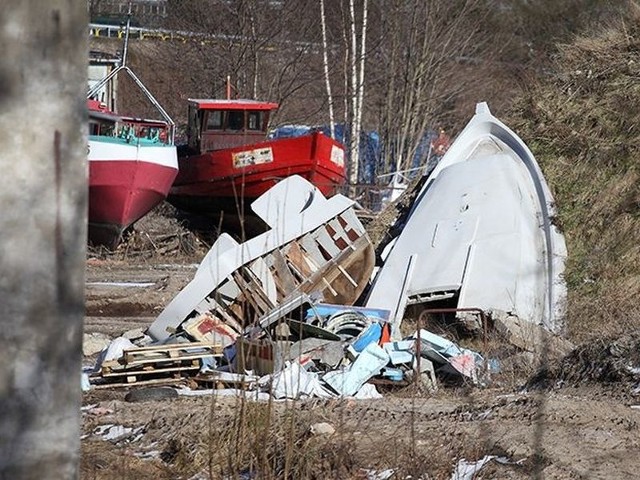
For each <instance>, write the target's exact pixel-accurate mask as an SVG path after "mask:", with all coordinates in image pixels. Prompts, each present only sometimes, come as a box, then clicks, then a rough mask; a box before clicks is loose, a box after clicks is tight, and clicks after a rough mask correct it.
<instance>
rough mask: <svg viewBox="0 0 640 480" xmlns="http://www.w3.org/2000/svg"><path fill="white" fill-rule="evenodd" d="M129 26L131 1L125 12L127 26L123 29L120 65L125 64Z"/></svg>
mask: <svg viewBox="0 0 640 480" xmlns="http://www.w3.org/2000/svg"><path fill="white" fill-rule="evenodd" d="M130 27H131V2H129V11H128V12H127V26H126V27H125V30H124V46H123V47H122V63H121V64H120V66H121V67H124V66H125V65H126V64H127V50H128V48H129V28H130Z"/></svg>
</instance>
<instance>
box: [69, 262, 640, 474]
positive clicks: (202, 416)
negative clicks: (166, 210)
mask: <svg viewBox="0 0 640 480" xmlns="http://www.w3.org/2000/svg"><path fill="white" fill-rule="evenodd" d="M201 253H202V251H201V252H200V253H199V254H201ZM197 259H198V254H196V255H192V256H191V257H184V256H182V257H180V256H176V255H175V254H172V253H169V254H167V255H159V256H158V255H156V256H155V257H152V258H145V257H144V256H136V255H130V256H128V257H127V256H126V255H122V254H121V255H111V256H100V255H94V256H90V258H89V260H88V263H87V271H86V282H87V287H86V312H87V313H86V319H85V336H96V335H98V334H103V336H106V337H108V338H115V337H117V336H119V335H120V334H122V333H123V332H125V331H127V330H130V329H133V328H145V327H147V326H148V325H149V324H150V323H151V321H152V320H153V319H154V318H155V316H156V315H157V314H158V313H159V312H160V311H161V310H162V309H163V308H164V306H166V304H167V303H168V302H169V301H170V300H171V299H172V298H173V296H174V295H175V294H176V293H177V292H178V291H179V290H180V289H181V288H182V287H184V286H185V285H186V284H187V283H188V282H189V281H190V279H191V278H192V276H193V274H194V273H195V270H196V267H197ZM109 282H111V283H109ZM117 282H129V283H134V284H135V285H134V286H122V285H119V284H118V283H117ZM578 356H579V355H578ZM95 357H96V356H95V354H92V355H90V356H86V357H85V362H84V363H85V365H91V364H92V363H93V362H94V361H95ZM574 357H575V355H574ZM576 362H580V360H579V359H578V360H576ZM590 368H591V369H592V370H593V369H595V370H597V369H598V366H597V365H595V366H594V365H591V366H590ZM578 370H579V369H578ZM578 373H579V372H578ZM566 378H569V377H566ZM594 378H596V377H594V376H593V375H591V376H589V375H586V376H585V375H583V376H580V374H578V375H577V376H576V375H574V376H573V377H571V381H564V382H560V381H554V382H551V383H552V384H551V386H550V387H549V386H548V385H547V386H546V387H545V388H541V389H532V388H529V389H524V388H523V387H522V385H524V383H525V382H524V380H525V379H524V378H517V379H516V378H501V376H500V375H499V374H498V375H496V376H495V377H494V379H493V382H492V383H491V384H489V385H488V386H486V387H483V388H480V387H475V386H455V387H446V386H440V388H438V390H437V391H435V392H430V391H428V390H426V389H418V388H416V387H415V386H409V387H405V388H404V389H395V390H381V392H383V393H384V398H383V399H379V400H343V401H335V400H331V401H328V400H322V401H320V400H313V401H297V402H289V403H273V402H254V401H244V400H242V399H239V398H237V397H212V396H204V397H196V398H192V397H178V398H175V399H168V400H167V399H165V400H159V401H145V402H128V401H125V396H126V395H127V393H128V392H129V391H130V390H131V389H127V388H111V389H101V390H91V391H89V392H86V393H84V396H83V407H84V410H83V426H82V435H83V437H82V461H81V478H83V479H115V478H119V479H121V478H127V479H129V478H131V479H164V478H166V479H174V478H175V479H177V478H183V479H193V480H196V479H209V478H247V479H248V478H318V479H320V478H393V479H400V478H402V479H404V478H414V479H416V478H438V479H439V478H444V479H446V478H451V475H452V473H453V471H454V468H455V465H456V464H457V462H458V461H459V460H460V459H461V458H466V459H467V460H469V461H476V460H479V459H481V458H483V457H484V456H485V455H496V456H499V457H500V458H501V462H498V461H496V460H495V459H494V460H493V461H491V462H490V463H488V464H487V465H486V466H485V467H484V468H482V469H481V470H480V471H479V472H478V473H477V474H476V476H475V477H474V478H484V479H489V478H492V479H493V478H505V479H520V478H523V479H524V478H532V477H533V478H549V479H587V478H588V479H600V478H602V479H628V478H637V476H638V473H637V472H638V470H639V468H640V460H638V459H640V435H639V428H638V426H639V422H640V398H638V397H637V396H636V395H635V394H634V393H633V385H632V384H630V383H629V382H628V381H622V380H621V379H619V378H618V379H617V381H616V378H613V377H611V378H613V381H611V382H607V383H605V382H604V381H601V380H602V379H600V380H598V379H596V380H595V381H594ZM583 380H584V381H583ZM605 380H606V378H605ZM547 383H549V382H547ZM318 422H326V423H329V424H331V425H332V426H333V428H334V429H335V433H333V434H324V435H322V434H320V435H312V434H311V433H310V428H311V425H313V424H315V423H318ZM108 425H115V426H123V427H126V428H131V429H132V430H131V431H130V432H129V431H127V430H122V431H121V432H120V433H121V435H119V436H118V437H117V438H113V439H111V440H108V439H104V437H103V436H101V435H100V434H99V433H100V430H101V426H108ZM104 428H106V427H104ZM367 469H369V470H375V471H377V472H378V475H380V476H379V477H376V476H374V473H372V472H371V471H369V472H368V471H367ZM385 469H393V471H394V476H392V477H384V476H382V473H383V471H384V470H385ZM409 475H411V477H409Z"/></svg>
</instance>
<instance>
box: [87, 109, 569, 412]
mask: <svg viewBox="0 0 640 480" xmlns="http://www.w3.org/2000/svg"><path fill="white" fill-rule="evenodd" d="M515 199H518V200H517V201H516V200H515ZM354 206H355V204H354V202H353V201H351V200H349V199H348V198H346V197H344V196H342V195H335V196H333V197H331V198H329V199H327V198H325V197H324V196H323V195H322V194H321V193H320V192H319V190H318V189H317V188H316V187H314V186H313V185H312V184H310V183H309V182H307V181H306V180H304V179H302V178H301V177H297V176H292V177H289V178H286V179H284V180H282V181H281V182H279V183H278V184H277V185H276V186H274V187H273V188H272V189H271V190H269V191H268V192H266V193H265V194H264V195H263V196H262V197H260V198H258V199H257V200H256V201H255V202H254V203H253V204H252V205H251V208H252V209H253V211H254V212H255V213H256V215H258V216H259V217H260V218H261V219H262V220H263V221H264V222H265V223H266V224H267V225H268V226H269V227H270V230H268V231H267V232H265V233H263V234H261V235H259V236H257V237H255V238H252V239H250V240H248V241H246V242H244V243H238V242H236V241H235V240H234V239H233V238H232V237H230V236H228V235H225V234H223V235H221V236H220V237H219V238H218V240H217V241H216V243H215V244H214V245H213V246H212V248H211V250H210V251H209V252H208V253H207V255H206V256H205V258H204V259H203V261H202V263H201V264H200V266H199V267H198V269H197V271H196V273H195V275H194V278H193V280H192V281H191V282H190V283H189V284H188V285H187V286H186V287H185V288H184V289H183V290H182V291H181V292H180V293H179V294H178V295H177V296H176V297H175V298H174V299H173V300H172V301H171V302H170V303H169V305H167V307H166V308H165V309H164V310H163V312H162V313H161V314H160V315H159V316H158V317H157V318H156V320H155V321H154V322H153V323H152V324H151V325H150V326H149V328H148V329H147V331H146V332H144V333H141V334H140V335H139V336H138V337H137V338H135V337H133V338H130V340H127V341H126V342H125V341H124V339H116V341H115V342H114V343H113V344H112V345H111V346H110V347H109V349H107V350H106V351H105V352H103V353H104V355H102V358H101V360H99V362H98V364H97V365H96V368H95V369H94V372H93V373H92V375H91V376H90V378H89V380H90V383H91V384H92V386H94V387H96V388H102V387H113V386H120V385H128V386H131V385H139V384H149V383H168V382H182V383H184V379H185V378H188V379H189V381H190V385H191V386H192V387H193V386H197V387H198V388H199V389H207V388H214V389H218V390H220V389H224V388H226V387H229V386H231V387H233V388H237V389H240V390H244V391H247V390H249V391H253V392H257V393H260V392H261V393H265V392H268V393H269V394H270V395H272V396H273V397H274V398H277V399H283V398H303V397H322V398H334V397H356V398H375V397H377V396H379V393H378V392H377V390H376V389H375V386H376V385H391V386H394V385H395V386H400V385H408V384H409V383H411V382H421V383H422V384H425V385H427V386H428V387H429V388H436V386H437V382H438V381H440V380H443V379H447V380H449V379H453V380H458V381H468V382H473V383H474V384H478V383H482V382H484V381H486V379H487V377H486V374H487V372H488V371H489V370H490V368H489V367H490V365H491V362H489V361H488V360H487V359H485V358H483V356H482V355H481V354H480V353H478V352H475V351H472V350H469V349H465V348H462V347H460V346H459V345H457V344H456V343H454V342H452V341H450V340H449V339H447V338H444V337H443V336H440V335H437V334H435V333H433V332H430V331H428V330H425V329H423V328H421V326H422V325H421V324H420V323H418V325H417V328H416V331H414V332H413V333H412V334H409V335H407V334H403V333H402V330H401V323H402V320H403V318H404V317H405V311H406V309H407V308H408V307H409V306H411V305H421V306H424V307H425V309H427V310H431V311H438V309H437V308H431V309H430V308H429V307H433V306H439V307H441V306H442V305H446V306H447V307H448V308H444V309H441V310H440V311H442V312H444V311H447V312H449V313H450V314H452V315H454V316H455V319H456V320H457V321H459V322H460V323H463V324H465V325H466V326H467V327H469V328H470V330H472V331H473V330H475V331H476V332H478V331H480V332H482V333H483V334H484V335H485V336H486V335H487V333H488V332H487V330H488V328H489V326H488V321H487V319H496V323H495V326H496V328H497V330H496V331H497V332H498V333H499V334H500V335H502V336H503V337H506V338H509V341H510V342H511V343H512V344H513V345H516V346H517V347H518V348H520V349H522V350H524V351H527V350H528V351H534V350H535V349H536V347H537V345H536V342H537V341H538V339H539V338H552V337H553V338H555V337H554V336H553V332H556V331H557V330H559V329H560V328H561V321H562V313H563V312H562V308H563V304H564V296H565V294H566V289H565V287H564V283H563V280H562V271H563V268H564V259H565V257H566V249H565V247H564V240H563V238H562V236H561V234H560V233H559V232H558V231H557V230H556V229H555V226H553V224H552V222H551V219H552V215H553V199H552V198H551V196H550V193H549V191H548V187H547V186H546V183H545V182H544V179H543V178H542V174H541V173H540V170H539V168H538V166H537V163H536V162H535V159H534V158H533V156H532V155H531V152H529V150H528V148H527V147H526V145H524V143H522V141H521V140H520V139H519V138H518V137H517V136H516V135H515V134H514V133H513V132H511V131H510V130H509V129H508V128H507V127H506V126H505V125H503V124H502V123H500V122H499V121H498V120H497V119H496V118H495V117H493V116H492V115H491V113H490V112H489V110H488V107H487V106H486V104H479V105H478V107H477V112H476V115H475V116H474V118H473V119H472V120H471V122H470V123H469V125H468V126H467V127H466V128H465V130H464V131H463V132H462V133H461V134H460V136H459V137H458V138H457V139H456V141H455V142H454V144H453V145H452V146H451V148H450V149H449V150H448V152H447V153H446V154H445V156H444V157H443V158H442V160H441V161H440V163H439V164H438V166H437V167H436V168H435V169H434V170H433V172H431V173H430V175H429V177H428V179H427V180H426V181H425V182H424V186H423V187H422V189H421V191H420V192H419V193H418V195H417V196H416V199H415V201H414V203H413V205H412V206H411V212H410V214H409V215H406V216H404V217H403V219H404V220H403V221H405V222H406V224H404V225H402V226H401V228H398V226H395V228H394V230H395V231H397V232H399V234H398V237H397V238H396V239H394V241H393V242H392V243H391V244H390V245H389V247H388V249H387V252H386V253H385V254H384V256H383V258H382V259H381V260H382V261H381V262H380V264H379V265H377V266H376V259H375V254H374V249H373V246H372V244H371V241H370V239H369V236H368V234H367V232H366V230H365V228H364V227H363V225H362V223H361V222H360V220H359V219H358V217H357V216H356V213H355V209H354ZM491 327H493V323H492V325H491ZM541 329H542V330H544V332H545V334H546V335H547V336H546V337H545V336H544V335H539V331H540V330H541ZM129 336H130V337H132V336H131V335H129ZM127 342H129V343H127ZM131 342H133V343H131ZM194 384H195V385H194ZM183 391H185V390H184V389H183ZM185 392H186V391H185Z"/></svg>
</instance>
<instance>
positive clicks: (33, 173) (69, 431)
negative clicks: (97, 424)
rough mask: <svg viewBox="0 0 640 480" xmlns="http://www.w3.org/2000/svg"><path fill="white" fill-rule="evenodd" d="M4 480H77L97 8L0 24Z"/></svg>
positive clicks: (72, 8) (59, 0)
mask: <svg viewBox="0 0 640 480" xmlns="http://www.w3.org/2000/svg"><path fill="white" fill-rule="evenodd" d="M0 45H2V46H3V49H2V50H3V53H2V56H0V111H1V112H2V115H0V131H2V132H3V135H1V136H0V169H1V170H2V172H3V176H4V179H5V181H4V182H3V186H2V189H0V203H1V204H2V205H3V206H4V209H3V212H2V215H0V243H1V244H2V248H1V249H0V268H1V270H2V272H3V274H2V278H1V279H0V298H2V302H1V303H0V318H2V319H3V325H2V329H1V330H0V412H2V413H1V415H0V472H2V475H1V476H2V478H7V479H12V480H13V479H38V480H42V479H73V478H77V476H78V459H79V451H80V400H81V391H80V374H81V351H82V348H81V346H82V321H83V316H84V265H85V254H86V221H87V219H86V206H87V178H86V177H87V165H86V152H87V142H86V134H85V132H86V98H85V94H86V91H87V56H88V55H87V53H88V52H87V50H88V49H87V46H88V35H87V4H86V2H84V1H79V0H73V1H70V0H49V1H46V2H44V1H40V2H38V1H35V0H29V1H25V0H5V1H4V3H3V8H2V15H0Z"/></svg>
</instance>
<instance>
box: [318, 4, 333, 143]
mask: <svg viewBox="0 0 640 480" xmlns="http://www.w3.org/2000/svg"><path fill="white" fill-rule="evenodd" d="M320 22H321V24H322V66H323V71H324V79H325V85H326V87H327V103H328V106H329V131H330V132H331V138H335V136H336V132H335V116H334V115H333V95H332V94H331V80H330V77H329V58H328V55H327V50H328V48H329V47H328V44H327V18H326V15H325V11H324V0H320Z"/></svg>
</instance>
